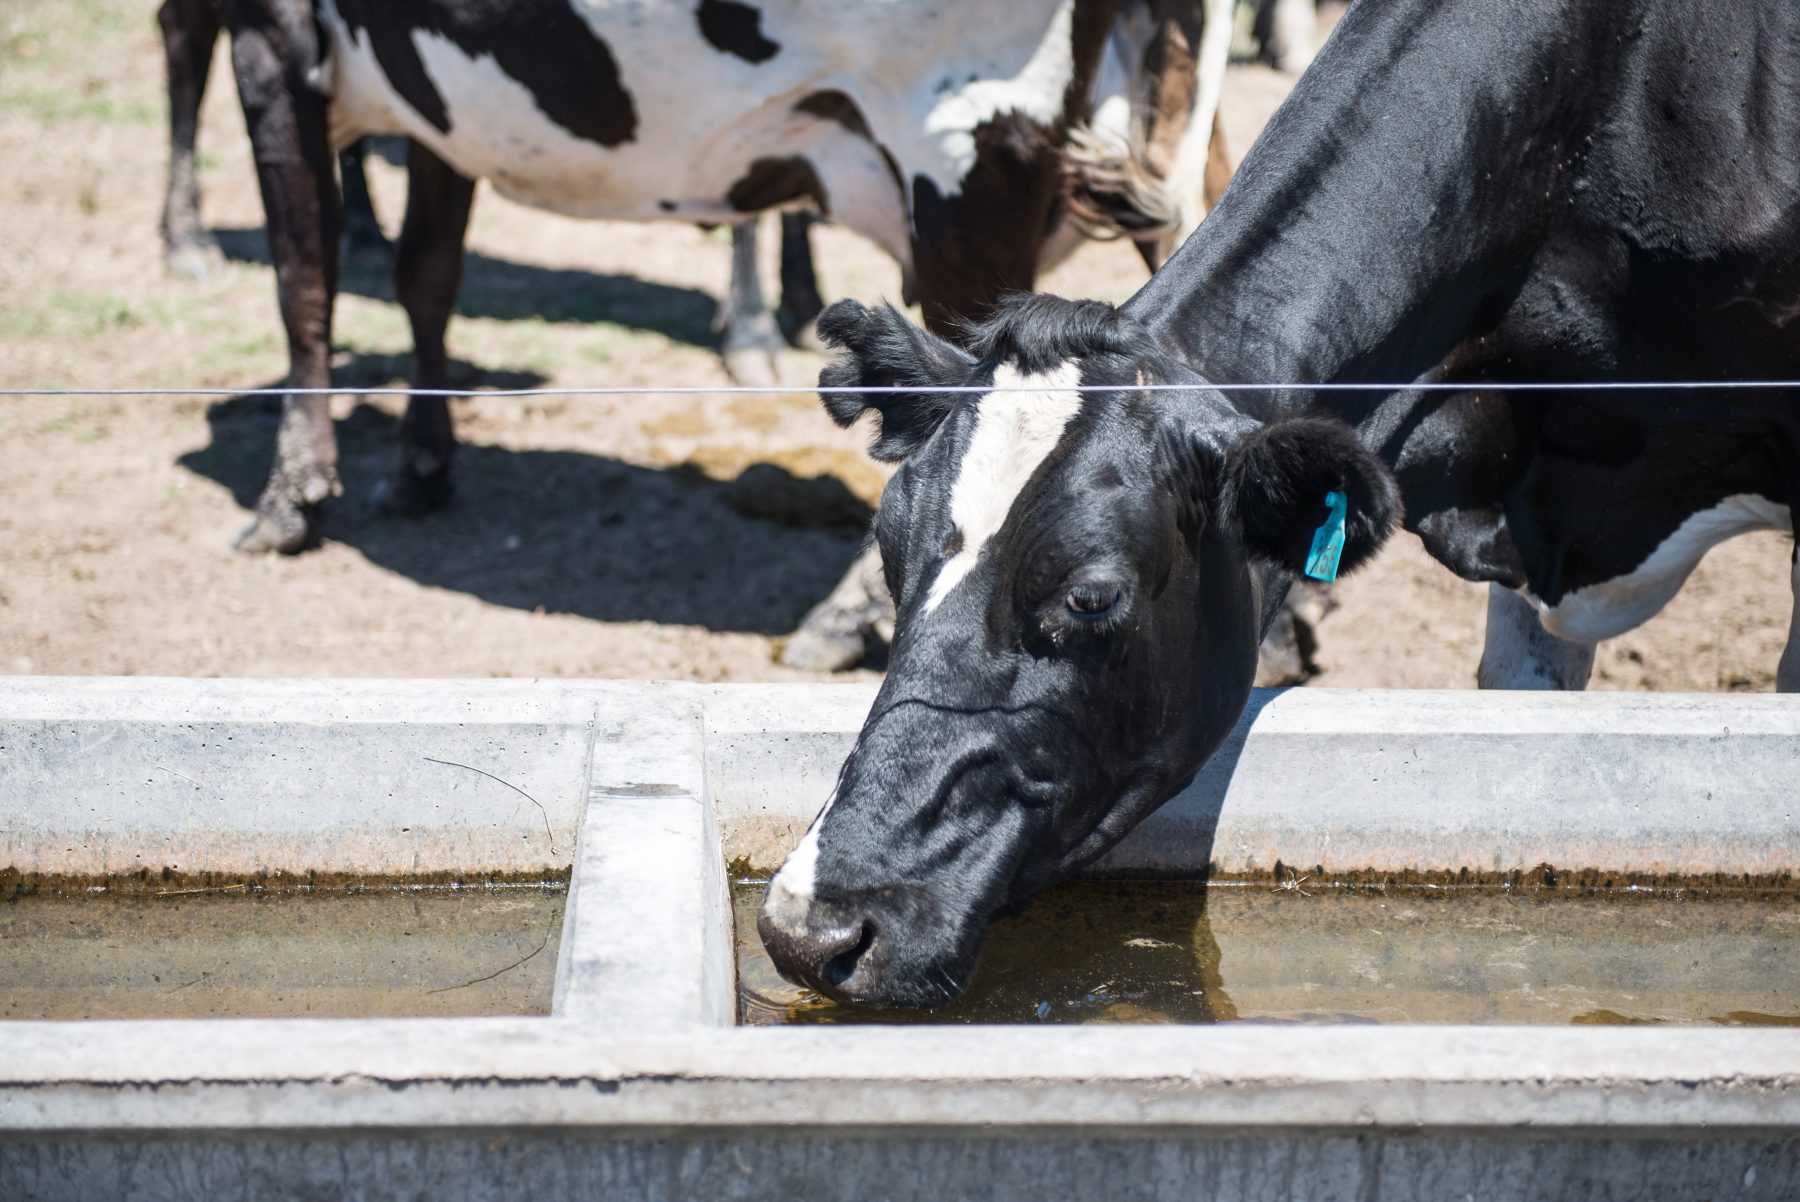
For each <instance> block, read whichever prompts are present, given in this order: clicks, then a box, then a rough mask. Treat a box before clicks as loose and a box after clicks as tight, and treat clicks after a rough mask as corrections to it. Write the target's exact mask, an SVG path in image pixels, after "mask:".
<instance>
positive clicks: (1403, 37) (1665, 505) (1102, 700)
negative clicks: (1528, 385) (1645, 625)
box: [761, 0, 1800, 1005]
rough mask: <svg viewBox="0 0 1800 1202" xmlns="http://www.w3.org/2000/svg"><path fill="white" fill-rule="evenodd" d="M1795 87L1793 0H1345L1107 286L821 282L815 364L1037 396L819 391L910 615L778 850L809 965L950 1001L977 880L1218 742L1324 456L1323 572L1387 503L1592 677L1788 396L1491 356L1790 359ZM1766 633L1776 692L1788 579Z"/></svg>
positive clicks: (1028, 863)
mask: <svg viewBox="0 0 1800 1202" xmlns="http://www.w3.org/2000/svg"><path fill="white" fill-rule="evenodd" d="M1796 80H1800V7H1796V6H1795V5H1793V4H1792V3H1790V2H1789V0H1754V2H1749V3H1743V4H1737V5H1730V6H1726V5H1717V4H1711V3H1707V2H1706V0H1635V2H1621V0H1580V2H1576V3H1567V2H1563V0H1520V2H1519V3H1515V4H1510V5H1494V4H1490V3H1487V0H1380V2H1375V0H1365V2H1364V3H1362V4H1358V5H1355V6H1353V7H1352V8H1351V10H1350V12H1349V13H1348V15H1347V16H1346V17H1345V18H1344V20H1343V22H1342V23H1341V24H1340V26H1339V27H1338V30H1337V31H1336V33H1335V34H1334V36H1333V38H1332V40H1331V42H1330V43H1329V44H1328V45H1327V47H1326V48H1325V50H1324V51H1323V52H1322V53H1321V55H1320V57H1319V58H1318V60H1317V61H1316V62H1315V64H1314V65H1313V67H1312V69H1311V70H1310V71H1309V72H1308V74H1307V75H1306V76H1305V77H1304V78H1303V79H1302V80H1301V82H1300V84H1299V85H1298V87H1297V88H1296V90H1295V91H1294V93H1293V95H1292V97H1291V98H1290V99H1289V101H1288V102H1287V104H1286V105H1284V106H1283V107H1282V109H1281V110H1280V111H1279V112H1278V113H1277V114H1276V116H1275V118H1274V120H1273V121H1272V122H1271V123H1270V125H1269V127H1268V129H1267V130H1266V131H1265V133H1264V135H1263V138H1262V139H1261V140H1260V141H1259V142H1258V144H1257V146H1256V147H1255V148H1254V149H1253V150H1252V151H1251V153H1250V155H1249V157H1248V158H1247V159H1246V160H1245V162H1244V164H1243V165H1242V167H1241V168H1240V171H1239V174H1238V175H1237V177H1236V180H1235V182H1234V183H1233V185H1232V187H1231V188H1230V189H1229V190H1228V191H1227V192H1226V194H1225V197H1224V198H1223V200H1222V201H1221V202H1220V204H1219V206H1218V208H1217V209H1216V210H1215V211H1214V212H1213V214H1212V215H1211V216H1210V217H1209V218H1208V220H1207V222H1206V223H1205V224H1204V225H1203V226H1202V227H1201V228H1200V230H1199V231H1198V232H1197V233H1196V234H1195V235H1194V236H1193V237H1192V238H1191V239H1190V240H1189V241H1188V242H1187V244H1186V245H1185V246H1184V247H1183V248H1182V249H1181V250H1180V251H1179V252H1178V253H1177V254H1176V256H1175V257H1174V258H1173V259H1171V260H1170V261H1169V262H1168V263H1167V264H1166V265H1165V266H1164V267H1163V268H1162V269H1161V270H1160V271H1159V272H1158V273H1157V275H1156V276H1155V278H1153V279H1152V281H1151V282H1150V284H1149V285H1147V286H1146V287H1145V288H1144V289H1143V290H1142V291H1141V292H1139V293H1138V294H1137V296H1135V297H1133V298H1132V299H1131V300H1130V301H1129V302H1127V304H1125V305H1124V306H1123V307H1122V309H1120V310H1119V311H1116V312H1115V311H1113V310H1111V309H1109V308H1107V307H1105V306H1101V305H1097V304H1093V303H1091V302H1089V303H1085V304H1080V305H1071V304H1069V303H1067V302H1060V301H1055V300H1053V299H1052V298H1030V299H1027V300H1024V301H1021V302H1017V303H1015V304H1013V305H1010V306H1008V307H1006V308H1004V309H1003V310H1002V311H1001V312H1000V314H999V316H998V317H997V318H996V320H995V321H994V322H993V323H992V324H991V325H990V326H989V327H988V329H987V331H986V335H985V337H984V338H983V339H982V340H981V342H980V343H979V344H978V348H977V349H978V353H977V354H975V355H970V354H968V353H965V352H962V351H960V350H958V349H957V348H954V347H950V346H948V345H947V344H945V343H943V342H941V341H939V340H936V339H933V338H931V337H930V336H929V335H927V334H925V333H924V332H922V331H918V330H916V329H914V328H912V327H910V326H909V325H908V324H907V323H905V322H904V321H902V320H901V319H899V318H898V316H897V315H895V314H892V313H884V312H868V311H865V310H862V309H860V308H859V307H856V306H849V305H845V306H836V307H834V308H833V309H831V310H828V311H827V312H826V314H825V315H824V317H823V318H821V324H820V328H821V331H822V332H825V333H827V334H828V335H829V336H831V337H832V338H834V339H835V340H836V342H837V343H838V345H840V346H841V347H842V348H843V349H844V350H845V352H846V356H845V358H844V359H843V360H842V361H841V362H840V363H839V364H838V365H836V366H835V367H834V368H832V369H831V370H830V371H829V372H827V374H826V377H825V382H827V383H836V384H847V385H852V386H869V385H877V384H882V383H904V384H915V385H923V386H932V385H945V384H957V385H964V384H972V385H977V386H984V387H990V388H999V387H1001V386H1003V385H1006V384H1013V385H1017V384H1020V383H1023V384H1024V386H1026V387H1028V388H1030V389H1033V390H1036V392H1035V395H1027V396H1024V397H1021V396H1020V395H1019V394H1008V393H1003V392H999V391H996V392H993V393H989V394H988V395H985V396H979V395H978V396H976V397H973V398H971V397H967V396H963V395H959V394H953V393H939V394H931V395H926V396H922V397H920V396H908V397H899V396H893V395H889V394H881V393H875V392H869V393H862V394H852V395H851V396H849V397H842V396H840V397H832V398H828V402H827V403H828V405H830V406H832V407H834V411H835V412H837V413H838V415H839V416H840V418H843V419H845V420H848V419H850V418H853V417H854V416H855V414H856V413H858V412H861V411H862V410H863V409H864V408H875V409H878V410H879V411H880V413H881V428H882V439H881V441H880V442H879V443H878V444H877V453H878V454H886V455H889V456H892V457H898V458H901V459H902V461H903V462H902V467H901V469H900V471H899V472H898V473H897V474H896V476H895V478H894V483H893V484H892V485H891V486H890V488H889V495H888V496H887V497H885V498H884V499H883V502H882V508H881V512H880V515H879V517H878V534H879V536H880V538H881V542H882V546H883V549H884V552H887V551H889V549H890V548H891V550H892V555H893V557H894V558H895V560H896V561H897V563H896V565H895V567H894V568H893V570H892V573H891V579H892V581H893V583H894V585H895V587H896V591H897V593H898V594H899V619H898V623H897V628H896V636H895V644H894V655H893V659H892V662H891V665H890V670H889V675H888V679H887V681H886V682H885V684H884V686H883V689H882V692H881V695H880V696H879V697H878V699H877V701H876V704H875V709H874V712H873V713H872V715H871V717H870V720H869V723H868V725H867V726H866V727H865V729H864V732H863V736H862V739H861V740H860V741H859V743H858V745H857V748H856V749H855V751H854V752H853V753H852V754H851V757H850V759H849V762H848V763H847V764H846V765H845V768H844V772H843V775H842V778H841V782H840V786H839V789H838V791H837V793H836V794H835V796H834V798H833V800H832V801H831V802H830V803H829V804H828V805H827V807H826V808H825V810H824V811H823V812H822V813H821V815H820V817H819V818H818V819H817V820H815V822H814V824H813V827H812V828H811V830H809V831H808V833H807V836H806V838H805V839H804V840H803V842H802V844H801V846H800V848H799V849H798V850H797V851H796V852H795V854H794V855H793V856H792V857H790V859H789V861H788V863H787V864H786V865H784V867H783V869H782V871H781V873H780V874H778V875H777V877H776V879H775V881H774V882H772V884H771V887H770V891H769V896H768V899H767V901H766V902H765V906H764V911H763V915H762V920H761V929H762V931H763V935H764V939H765V942H767V944H768V946H769V948H770V951H771V953H772V955H773V956H774V957H775V960H776V963H777V964H778V965H779V966H780V967H781V968H782V969H783V970H784V971H786V972H788V973H789V974H791V975H792V976H794V977H795V978H796V979H798V980H802V981H805V982H807V983H809V984H812V985H814V986H815V987H817V988H820V989H822V990H824V991H826V992H828V993H832V994H834V995H836V996H839V997H846V998H856V999H861V998H867V999H874V1000H880V1001H884V1002H897V1003H910V1004H915V1005H916V1004H930V1003H932V1002H934V1001H935V1000H937V999H939V998H941V997H946V996H949V995H950V994H953V993H954V992H955V991H956V990H957V989H958V988H960V985H961V983H962V982H964V981H966V979H967V974H968V973H969V971H971V969H972V967H973V963H974V957H975V955H976V952H977V949H978V948H979V944H980V938H981V933H982V931H983V929H984V928H985V924H986V922H987V921H988V920H989V919H990V918H991V917H992V916H993V915H994V914H995V913H996V912H997V911H998V910H1000V909H1002V908H1003V907H1005V906H1008V905H1011V904H1016V903H1018V902H1019V901H1020V900H1022V899H1023V898H1025V897H1028V896H1029V895H1030V894H1031V893H1032V892H1033V891H1034V890H1035V889H1037V888H1040V887H1042V886H1043V885H1044V884H1047V883H1048V882H1050V881H1051V880H1054V879H1056V878H1057V877H1059V876H1061V875H1064V874H1066V873H1068V872H1070V871H1073V870H1074V869H1075V868H1078V867H1079V866H1080V865H1082V864H1084V863H1086V862H1088V861H1089V860H1091V859H1092V858H1093V857H1094V856H1096V855H1098V854H1099V853H1100V852H1102V851H1104V850H1105V849H1106V848H1107V847H1108V846H1110V845H1111V844H1112V843H1113V842H1114V841H1116V840H1117V839H1118V838H1119V837H1120V836H1121V835H1122V834H1123V833H1124V832H1125V831H1126V830H1128V829H1130V827H1131V826H1132V825H1133V824H1134V823H1135V822H1137V821H1138V820H1139V819H1140V818H1141V817H1142V816H1143V815H1144V814H1145V813H1148V812H1149V811H1150V810H1151V809H1153V808H1154V807H1155V806H1157V805H1159V804H1161V803H1162V802H1163V801H1164V800H1166V799H1167V798H1168V797H1170V796H1172V795H1173V794H1174V793H1175V792H1177V791H1178V790H1179V789H1180V788H1181V787H1182V786H1183V785H1184V784H1185V783H1186V782H1187V781H1188V780H1189V779H1191V777H1192V774H1193V773H1194V772H1195V771H1196V770H1197V769H1198V767H1199V765H1200V764H1201V763H1203V762H1204V760H1205V758H1206V757H1207V756H1208V755H1209V754H1210V753H1211V751H1212V750H1213V748H1214V747H1215V746H1216V745H1217V742H1218V741H1219V739H1220V738H1222V736H1223V734H1224V732H1225V730H1226V729H1227V728H1228V727H1229V725H1230V723H1231V721H1232V719H1233V718H1234V717H1235V716H1236V715H1237V713H1238V712H1239V711H1240V709H1241V707H1242V704H1243V701H1244V698H1245V696H1246V694H1247V691H1248V688H1249V684H1250V675H1249V674H1250V670H1251V663H1252V652H1253V649H1254V646H1255V640H1256V637H1257V635H1258V633H1259V625H1258V618H1259V617H1262V618H1265V619H1266V616H1267V615H1268V614H1269V613H1270V612H1271V608H1272V605H1273V603H1274V601H1275V600H1276V599H1277V598H1278V597H1279V596H1280V594H1281V592H1282V591H1284V590H1285V588H1286V587H1287V585H1288V583H1289V582H1290V581H1291V580H1292V579H1294V577H1295V575H1296V574H1297V572H1298V571H1299V570H1300V568H1301V565H1302V563H1303V562H1305V560H1306V557H1307V555H1308V552H1309V547H1310V544H1311V542H1312V540H1313V538H1314V537H1315V533H1316V532H1317V531H1318V530H1319V529H1320V528H1321V527H1322V526H1324V525H1325V524H1326V520H1327V516H1328V513H1329V510H1328V508H1327V504H1326V501H1327V496H1328V494H1330V493H1332V492H1334V491H1336V492H1342V493H1343V494H1345V495H1346V498H1347V509H1348V522H1347V549H1346V553H1345V561H1344V564H1345V567H1346V568H1350V567H1354V566H1355V563H1356V562H1357V561H1359V560H1360V559H1362V558H1364V557H1366V556H1367V555H1368V554H1369V553H1370V552H1371V551H1372V550H1373V548H1374V547H1375V546H1376V545H1378V543H1379V542H1380V539H1381V537H1382V536H1383V535H1384V533H1385V531H1386V529H1387V527H1388V525H1389V524H1390V523H1391V522H1392V521H1393V520H1395V519H1396V518H1397V517H1398V515H1399V511H1400V510H1401V508H1402V507H1403V508H1404V514H1405V517H1404V521H1405V524H1406V526H1407V528H1408V529H1410V530H1412V531H1414V532H1415V533H1417V534H1418V535H1419V536H1420V537H1421V538H1422V539H1423V540H1424V542H1425V544H1426V546H1427V547H1428V548H1429V549H1430V550H1431V552H1432V554H1433V555H1435V556H1436V557H1437V558H1438V559H1439V560H1440V561H1442V562H1443V563H1444V564H1445V565H1446V566H1448V567H1450V568H1451V569H1452V570H1454V571H1456V572H1458V573H1459V574H1460V575H1462V576H1463V577H1465V578H1467V579H1470V580H1479V581H1488V582H1491V585H1492V595H1493V598H1494V600H1493V603H1492V605H1491V607H1490V629H1489V639H1488V648H1487V651H1486V653H1485V654H1484V657H1483V662H1482V666H1481V670H1480V679H1481V682H1482V683H1483V684H1484V685H1488V686H1512V687H1546V686H1551V687H1579V686H1580V685H1581V684H1582V683H1584V682H1585V679H1586V674H1587V669H1588V666H1589V664H1590V663H1591V658H1592V643H1593V641H1594V640H1597V639H1600V638H1605V637H1609V636H1611V635H1614V634H1617V633H1619V632H1621V631H1622V630H1625V629H1628V628H1630V627H1631V626H1633V625H1635V624H1637V623H1639V622H1641V621H1643V620H1645V619H1646V618H1648V617H1649V616H1650V615H1651V614H1653V613H1654V612H1655V611H1656V610H1657V609H1658V608H1660V606H1661V605H1662V604H1663V602H1665V601H1666V600H1667V599H1668V597H1669V596H1671V595H1672V594H1673V593H1674V592H1675V591H1676V590H1677V589H1678V588H1679V587H1680V584H1681V582H1682V580H1683V579H1684V578H1685V577H1686V575H1687V573H1688V571H1689V570H1691V568H1692V567H1693V565H1694V563H1695V562H1697V561H1698V559H1699V557H1700V555H1701V554H1703V553H1704V551H1705V549H1706V548H1707V547H1708V546H1711V545H1713V544H1714V543H1716V542H1717V541H1718V540H1720V539H1722V538H1725V537H1729V536H1730V535H1732V534H1735V533H1738V532H1740V531H1743V530H1746V529H1754V528H1759V527H1763V528H1777V529H1790V530H1791V529H1792V523H1793V516H1792V515H1793V512H1794V509H1795V507H1796V506H1797V505H1800V396H1796V394H1795V391H1794V390H1790V389H1774V390H1768V391H1733V390H1727V389H1723V388H1705V387H1702V388H1699V389H1695V390H1673V389H1654V388H1647V389H1642V390H1630V391H1624V392H1616V393H1615V392H1603V393H1595V392H1580V391H1570V390H1565V391H1551V392H1544V393H1522V392H1517V391H1513V392H1508V391H1505V390H1504V389H1501V388H1497V387H1495V386H1494V385H1496V384H1499V383H1503V382H1530V381H1582V380H1589V381H1610V380H1628V381H1629V380H1641V381H1648V380H1684V381H1697V382H1702V383H1705V382H1712V381H1723V380H1732V379H1750V380H1759V379H1760V380H1792V379H1795V378H1796V377H1797V376H1800V330H1797V329H1796V327H1795V326H1794V324H1793V322H1794V320H1795V318H1796V317H1797V316H1800V86H1797V85H1796V83H1795V81H1796ZM1210 381H1216V382H1221V383H1224V382H1231V383H1238V382H1258V381H1262V382H1308V381H1316V382H1357V381H1369V382H1388V381H1392V382H1395V383H1398V384H1401V385H1406V384H1410V383H1413V382H1419V381H1436V382H1448V383H1452V384H1456V385H1460V386H1461V387H1457V388H1454V389H1452V390H1450V391H1448V392H1429V393H1427V392H1421V391H1419V390H1417V389H1412V388H1406V387H1402V388H1400V389H1398V390H1390V391H1387V392H1379V391H1378V392H1375V393H1372V394H1345V393H1333V392H1318V391H1316V390H1312V389H1308V388H1304V387H1301V388H1294V389H1283V390H1271V391H1268V392H1261V393H1256V392H1252V393H1242V392H1231V393H1222V392H1219V391H1216V390H1214V389H1212V388H1210V387H1209V386H1208V385H1209V382H1210ZM1076 383H1080V384H1084V385H1088V386H1099V387H1101V388H1107V387H1110V388H1115V389H1116V388H1120V387H1124V386H1129V385H1134V384H1145V383H1149V384H1169V385H1174V386H1176V388H1177V390H1176V391H1172V392H1165V393H1158V394H1154V395H1143V394H1133V393H1120V392H1100V393H1076V392H1074V391H1072V386H1073V385H1074V384H1076ZM1009 409H1012V410H1019V412H1015V413H1010V414H1009V412H1008V411H1009ZM984 428H988V429H991V430H992V431H993V433H992V435H991V437H990V441H989V443H988V444H986V445H985V448H984V445H983V444H982V442H981V438H982V436H981V435H980V434H979V431H980V430H982V429H984ZM1008 431H1010V433H1009V432H1008ZM965 496H967V497H975V498H978V499H981V500H982V504H981V505H978V506H975V507H971V506H970V505H968V504H965V503H963V501H964V498H965ZM971 515H973V517H974V518H975V519H977V520H975V522H974V533H973V534H971V533H970V530H969V529H968V527H969V526H970V518H971ZM996 515H997V516H996ZM971 540H973V541H974V542H975V544H976V545H977V546H978V548H979V553H978V554H975V555H974V556H973V557H971V556H970V554H969V552H968V547H969V545H970V543H971ZM1787 567H1788V569H1789V570H1790V571H1800V568H1797V567H1796V565H1795V564H1794V563H1793V561H1792V560H1790V563H1789V564H1788V565H1787ZM1796 585H1797V586H1800V578H1797V579H1796ZM1793 636H1794V637H1793V639H1792V641H1791V642H1790V646H1789V649H1788V651H1787V654H1786V655H1785V656H1784V658H1783V660H1782V664H1781V666H1780V668H1779V669H1778V676H1777V680H1778V685H1779V687H1781V688H1783V689H1788V690H1794V689H1800V658H1797V652H1796V648H1795V643H1800V611H1797V613H1796V619H1795V630H1794V632H1793Z"/></svg>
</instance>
